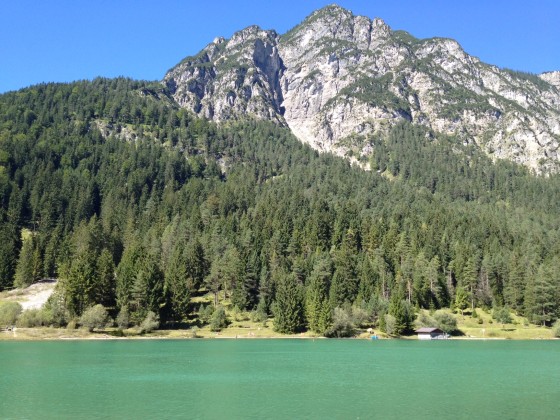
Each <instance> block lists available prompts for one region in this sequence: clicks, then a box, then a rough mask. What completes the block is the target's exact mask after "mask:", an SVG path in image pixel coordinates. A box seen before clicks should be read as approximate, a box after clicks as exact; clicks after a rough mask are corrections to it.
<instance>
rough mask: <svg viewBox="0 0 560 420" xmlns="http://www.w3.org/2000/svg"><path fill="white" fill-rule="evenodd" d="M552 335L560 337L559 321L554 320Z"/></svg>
mask: <svg viewBox="0 0 560 420" xmlns="http://www.w3.org/2000/svg"><path fill="white" fill-rule="evenodd" d="M552 336H553V337H556V338H560V321H556V322H555V323H554V325H553V326H552Z"/></svg>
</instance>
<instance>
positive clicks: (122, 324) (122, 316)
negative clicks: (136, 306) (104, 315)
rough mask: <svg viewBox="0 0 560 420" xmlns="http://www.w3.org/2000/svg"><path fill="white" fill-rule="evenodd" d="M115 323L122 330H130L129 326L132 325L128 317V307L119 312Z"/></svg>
mask: <svg viewBox="0 0 560 420" xmlns="http://www.w3.org/2000/svg"><path fill="white" fill-rule="evenodd" d="M115 322H116V323H117V327H119V328H120V329H121V330H124V329H125V328H128V326H129V325H130V317H129V315H128V308H127V307H126V306H125V307H124V308H122V309H121V310H120V311H119V314H118V315H117V319H115Z"/></svg>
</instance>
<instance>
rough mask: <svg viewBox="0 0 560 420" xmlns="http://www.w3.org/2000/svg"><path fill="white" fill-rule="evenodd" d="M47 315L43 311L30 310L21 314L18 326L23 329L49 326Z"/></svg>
mask: <svg viewBox="0 0 560 420" xmlns="http://www.w3.org/2000/svg"><path fill="white" fill-rule="evenodd" d="M45 315H46V314H45V312H44V311H43V310H42V309H28V310H27V311H23V312H22V313H21V315H20V316H19V318H18V319H17V322H16V325H17V326H18V327H21V328H34V327H42V326H43V325H49V322H48V319H47V318H46V316H45Z"/></svg>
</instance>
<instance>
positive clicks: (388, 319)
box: [384, 314, 397, 335]
mask: <svg viewBox="0 0 560 420" xmlns="http://www.w3.org/2000/svg"><path fill="white" fill-rule="evenodd" d="M384 320H385V332H386V333H387V334H389V335H393V334H395V333H396V327H397V320H396V318H395V317H394V316H393V315H391V314H387V315H385V317H384Z"/></svg>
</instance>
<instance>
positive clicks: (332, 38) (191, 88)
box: [164, 5, 560, 172]
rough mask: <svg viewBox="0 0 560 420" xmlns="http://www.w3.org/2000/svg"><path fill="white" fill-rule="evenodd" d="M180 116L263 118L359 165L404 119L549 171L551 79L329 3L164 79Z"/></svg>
mask: <svg viewBox="0 0 560 420" xmlns="http://www.w3.org/2000/svg"><path fill="white" fill-rule="evenodd" d="M164 83H165V84H166V86H167V87H168V89H169V90H170V92H171V94H172V96H173V98H174V99H175V100H176V101H177V102H178V103H179V104H180V105H181V106H183V107H186V108H188V109H190V110H192V111H193V112H195V113H197V114H199V115H201V116H204V117H206V118H209V119H213V120H215V121H225V120H228V119H238V118H244V117H246V116H251V117H253V118H260V119H269V120H272V121H275V122H277V123H278V124H285V125H287V126H289V127H290V129H291V130H292V131H293V133H294V134H295V135H296V136H297V137H298V138H299V139H300V140H301V141H303V142H306V143H309V144H310V145H311V146H312V147H314V148H316V149H318V150H321V151H331V152H333V153H337V154H339V155H349V156H353V158H358V159H359V158H366V157H367V156H368V154H369V153H371V151H372V139H373V138H374V137H376V136H381V135H383V133H384V132H386V131H387V130H388V129H389V128H390V127H391V126H392V125H394V124H396V123H397V122H399V121H402V120H407V121H410V122H411V123H413V124H419V125H423V126H426V127H428V128H429V129H431V130H433V131H434V132H440V133H444V134H449V135H454V136H457V137H458V138H460V139H461V140H462V141H463V142H465V143H470V144H475V145H477V146H479V147H481V148H482V149H483V150H485V151H486V152H487V153H488V154H489V155H490V156H492V157H493V158H505V159H511V160H513V161H516V162H518V163H521V164H524V165H526V166H528V167H530V168H532V169H535V170H536V171H537V172H546V171H557V170H558V168H559V155H558V146H559V143H560V73H559V72H551V73H544V74H542V75H540V76H536V75H532V74H528V73H522V72H515V71H511V70H507V69H500V68H498V67H496V66H492V65H489V64H485V63H482V62H481V61H480V60H478V59H477V58H476V57H473V56H470V55H469V54H467V53H466V52H465V51H464V50H463V49H462V48H461V46H460V45H459V44H458V43H457V42H456V41H454V40H451V39H443V38H432V39H416V38H414V37H413V36H411V35H410V34H408V33H406V32H403V31H392V30H391V29H390V28H389V27H388V26H387V25H386V24H385V23H384V22H383V21H382V20H381V19H378V18H376V19H373V20H371V19H369V18H367V17H364V16H355V15H353V14H352V13H351V12H350V11H348V10H345V9H343V8H340V7H338V6H334V5H333V6H328V7H326V8H323V9H321V10H318V11H316V12H314V13H313V14H312V15H310V16H309V17H307V18H306V19H305V20H304V21H303V22H302V23H301V24H300V25H298V26H296V27H295V28H293V29H292V30H290V31H289V32H288V33H286V34H284V35H282V36H279V35H278V34H277V33H276V32H274V31H270V30H262V29H260V28H258V27H256V26H251V27H249V28H247V29H244V30H242V31H240V32H237V33H236V34H234V35H233V36H232V37H231V39H229V40H225V39H223V38H217V39H216V40H214V42H212V43H211V44H209V45H208V46H207V47H206V48H204V49H203V50H202V51H201V52H200V53H199V54H198V55H197V56H195V57H189V58H186V59H185V60H183V62H181V63H180V64H178V65H177V66H176V67H175V68H173V69H172V70H170V71H169V72H168V73H167V75H166V76H165V78H164Z"/></svg>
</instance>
